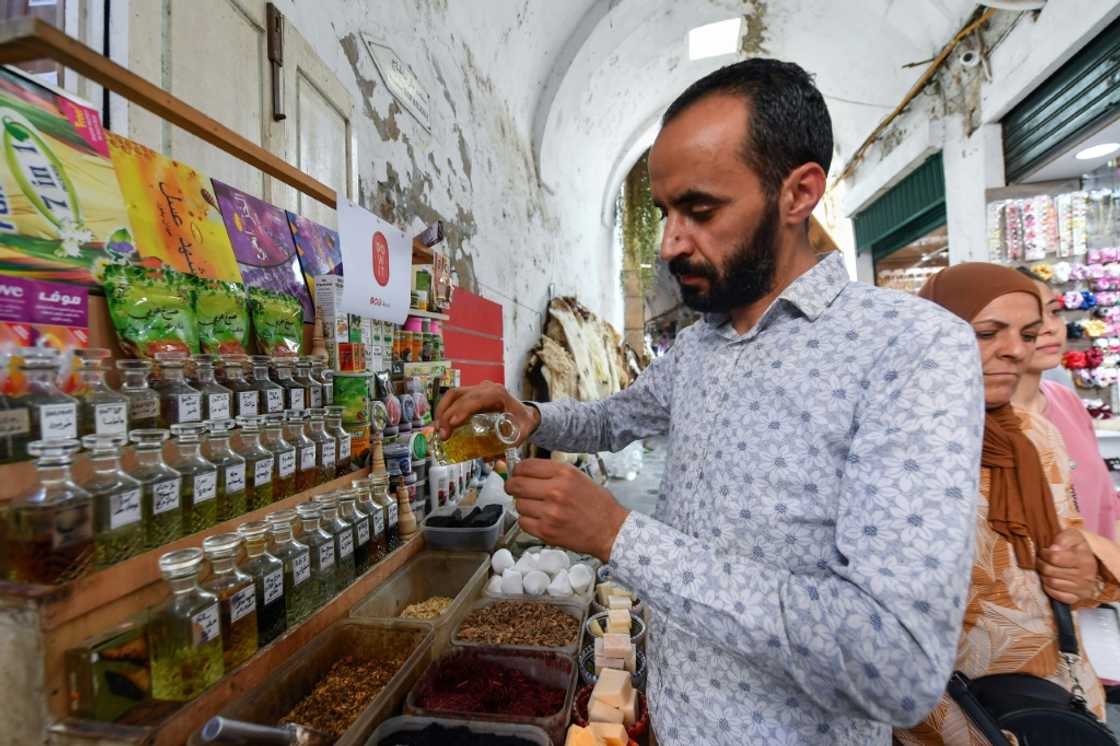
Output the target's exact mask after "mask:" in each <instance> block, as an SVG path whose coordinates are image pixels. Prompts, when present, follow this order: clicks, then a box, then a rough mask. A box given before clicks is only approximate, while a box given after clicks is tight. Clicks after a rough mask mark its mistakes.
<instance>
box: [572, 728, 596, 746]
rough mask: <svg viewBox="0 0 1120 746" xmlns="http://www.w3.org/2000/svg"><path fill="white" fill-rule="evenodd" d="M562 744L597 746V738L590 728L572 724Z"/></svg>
mask: <svg viewBox="0 0 1120 746" xmlns="http://www.w3.org/2000/svg"><path fill="white" fill-rule="evenodd" d="M564 746H599V739H598V738H597V737H596V736H595V732H594V731H593V730H591V729H590V728H581V727H580V726H578V725H573V726H571V727H570V728H568V737H567V738H565V739H564Z"/></svg>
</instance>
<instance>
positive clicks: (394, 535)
mask: <svg viewBox="0 0 1120 746" xmlns="http://www.w3.org/2000/svg"><path fill="white" fill-rule="evenodd" d="M370 479H371V481H372V482H373V495H372V496H373V501H374V502H375V503H377V504H378V505H380V506H381V507H382V508H383V509H384V511H385V545H386V549H387V550H388V551H390V552H392V551H393V550H394V549H396V548H397V547H399V546H400V545H401V524H400V506H399V505H397V499H396V497H394V496H393V495H390V494H389V476H388V475H376V474H375V475H374V476H373V477H371V478H370Z"/></svg>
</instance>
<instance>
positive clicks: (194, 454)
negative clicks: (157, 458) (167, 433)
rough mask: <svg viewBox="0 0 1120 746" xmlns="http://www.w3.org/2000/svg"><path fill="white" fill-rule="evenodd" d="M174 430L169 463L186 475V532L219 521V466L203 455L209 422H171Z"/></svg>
mask: <svg viewBox="0 0 1120 746" xmlns="http://www.w3.org/2000/svg"><path fill="white" fill-rule="evenodd" d="M171 434H172V435H174V436H175V450H174V456H173V457H172V458H171V459H170V464H169V465H170V466H171V468H172V469H174V470H175V471H177V472H179V473H180V474H181V475H182V477H183V481H182V492H180V493H179V495H180V501H181V502H180V505H181V506H182V509H183V533H185V534H195V533H198V532H199V531H205V530H206V529H208V528H210V527H211V526H213V525H214V524H216V523H217V522H218V499H217V498H218V467H216V466H214V464H212V463H211V462H210V461H207V460H206V458H205V457H203V455H202V436H203V435H205V434H206V423H204V422H179V423H176V424H174V425H172V426H171Z"/></svg>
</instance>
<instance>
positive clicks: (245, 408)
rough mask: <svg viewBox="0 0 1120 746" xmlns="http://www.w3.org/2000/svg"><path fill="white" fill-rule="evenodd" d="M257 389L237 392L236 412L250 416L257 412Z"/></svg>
mask: <svg viewBox="0 0 1120 746" xmlns="http://www.w3.org/2000/svg"><path fill="white" fill-rule="evenodd" d="M260 398H261V396H260V392H259V391H255V390H254V391H241V392H239V393H238V394H237V413H238V414H239V415H243V416H245V417H252V416H254V415H255V414H256V413H257V402H258V401H259V400H260Z"/></svg>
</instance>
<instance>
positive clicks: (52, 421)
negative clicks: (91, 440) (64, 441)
mask: <svg viewBox="0 0 1120 746" xmlns="http://www.w3.org/2000/svg"><path fill="white" fill-rule="evenodd" d="M38 410H39V431H40V432H41V433H42V435H43V440H51V439H52V438H53V439H57V438H76V437H78V407H77V405H76V404H44V405H42V406H41V407H38Z"/></svg>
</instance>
